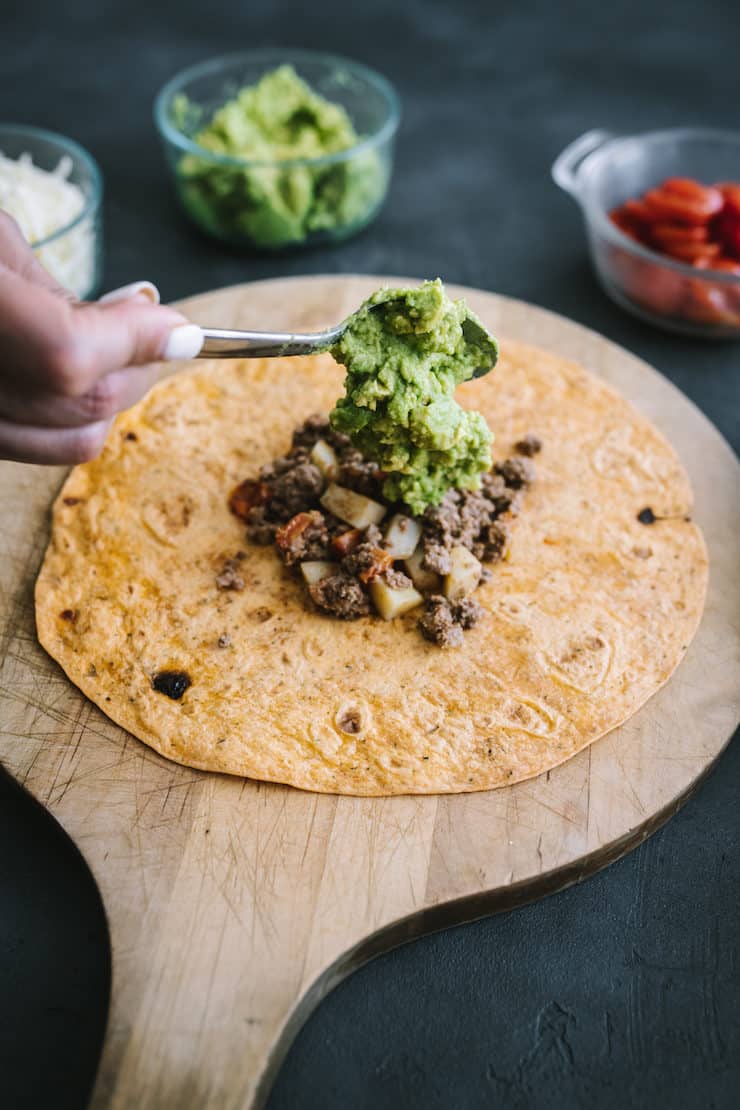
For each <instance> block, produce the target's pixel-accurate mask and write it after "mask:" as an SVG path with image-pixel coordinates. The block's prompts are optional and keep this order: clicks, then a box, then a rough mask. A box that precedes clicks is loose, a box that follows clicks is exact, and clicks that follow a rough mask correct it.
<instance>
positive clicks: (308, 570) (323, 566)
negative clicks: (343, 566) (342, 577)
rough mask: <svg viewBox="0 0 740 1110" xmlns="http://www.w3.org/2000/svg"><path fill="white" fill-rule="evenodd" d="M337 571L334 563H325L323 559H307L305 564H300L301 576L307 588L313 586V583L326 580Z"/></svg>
mask: <svg viewBox="0 0 740 1110" xmlns="http://www.w3.org/2000/svg"><path fill="white" fill-rule="evenodd" d="M337 569H338V567H337V564H336V563H327V562H325V561H324V560H323V559H307V560H306V562H305V563H301V574H302V575H303V577H304V578H305V580H306V585H307V586H313V584H314V582H319V581H320V580H321V579H322V578H328V577H329V575H330V574H335V573H336V571H337Z"/></svg>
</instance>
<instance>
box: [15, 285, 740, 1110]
mask: <svg viewBox="0 0 740 1110" xmlns="http://www.w3.org/2000/svg"><path fill="white" fill-rule="evenodd" d="M386 280H393V279H386ZM380 281H381V279H378V278H368V277H362V278H360V277H353V278H348V277H344V276H333V277H326V278H295V279H283V280H277V281H274V282H262V283H258V284H254V285H249V286H239V287H235V288H231V289H225V290H221V291H217V292H215V293H210V294H205V295H203V296H201V297H197V298H192V299H191V300H189V301H187V302H185V304H184V309H185V311H186V312H187V313H188V314H189V316H190V317H191V318H192V319H193V320H196V321H198V322H199V323H202V324H211V325H213V326H222V327H228V326H234V327H236V326H244V327H254V328H260V327H263V328H288V327H292V328H296V329H304V328H305V329H310V328H314V327H319V326H321V325H324V324H329V323H332V322H334V321H336V320H339V319H341V318H342V317H343V316H344V315H346V313H347V312H348V311H350V310H351V309H352V308H354V307H355V306H356V305H357V304H358V303H359V302H360V300H361V299H362V298H363V297H364V296H365V295H367V294H368V293H369V292H371V291H372V290H373V289H374V288H376V287H377V286H378V284H379V283H380ZM452 292H453V293H454V294H456V295H459V294H461V293H462V294H464V295H465V296H466V297H467V299H468V301H469V303H470V304H471V307H472V308H473V309H474V310H475V311H476V312H478V313H479V314H480V315H481V316H482V317H483V319H484V320H485V321H486V323H487V324H489V325H490V326H491V328H492V329H493V330H494V331H496V332H497V333H498V334H500V335H501V336H504V337H505V336H507V335H508V336H511V337H513V338H517V339H522V340H525V341H527V342H531V343H535V344H538V345H540V346H543V347H547V348H549V349H551V350H553V351H556V352H557V353H559V354H562V355H564V356H566V357H572V358H576V359H578V360H579V361H581V362H582V363H584V364H585V365H586V366H587V367H588V368H589V369H590V370H592V371H593V372H594V373H596V374H598V375H599V376H601V377H602V378H604V379H605V380H607V381H609V382H610V383H611V384H613V385H615V386H616V387H617V388H618V389H620V390H621V392H622V393H624V394H625V395H626V396H627V397H628V398H630V399H631V400H632V401H633V402H634V403H635V404H636V405H637V406H638V408H640V409H641V410H642V411H643V412H644V413H645V414H646V415H648V416H649V417H650V418H651V419H653V420H654V421H655V423H656V424H657V425H658V426H659V427H660V428H661V429H662V430H663V431H664V432H665V434H666V435H667V436H668V437H669V438H670V439H671V441H672V442H673V444H674V446H675V447H676V448H677V450H678V452H679V454H680V455H681V458H682V460H683V462H684V464H685V465H686V467H687V469H688V471H689V473H690V476H691V479H692V483H693V486H694V492H695V496H696V518H697V520H698V522H699V524H700V525H701V527H702V529H703V530H704V534H705V537H706V539H707V544H708V547H709V553H710V560H711V570H710V589H709V597H708V602H707V609H706V612H705V616H704V619H703V621H702V624H701V627H700V629H699V632H698V634H697V637H696V639H695V640H694V642H693V644H692V645H691V648H690V650H689V652H688V654H687V657H686V659H685V660H684V662H683V663H682V664H681V666H680V667H679V669H678V671H677V672H676V674H675V675H674V677H673V678H672V679H671V681H670V682H669V683H668V685H667V686H666V687H664V688H663V689H662V690H661V691H659V693H658V694H656V695H655V697H654V698H653V699H652V700H651V701H650V702H649V703H648V704H647V705H646V706H645V707H644V708H643V709H642V710H641V711H640V713H639V714H637V716H636V717H634V718H633V719H632V720H631V721H629V722H628V723H627V724H626V725H624V726H622V727H621V728H620V729H618V730H616V731H614V732H612V733H611V734H609V735H608V736H606V737H604V738H603V739H601V740H600V741H597V742H596V743H595V744H594V745H592V746H591V747H590V748H589V749H587V750H586V751H584V752H583V753H581V755H579V756H577V757H576V758H575V759H573V760H571V761H570V762H569V763H567V764H565V765H564V766H563V767H560V768H558V769H557V770H555V771H552V772H550V773H548V774H547V775H545V776H541V777H540V778H537V779H534V780H531V781H529V782H524V783H521V784H520V785H518V786H515V787H509V788H505V789H502V790H497V791H493V792H490V793H482V794H470V795H455V796H447V797H443V798H436V797H428V798H419V797H401V798H391V799H371V798H368V799H362V798H334V797H329V796H318V795H312V794H304V793H301V792H299V791H295V790H292V789H290V788H288V787H281V786H273V785H265V784H259V783H252V782H245V781H241V780H238V779H233V778H227V777H222V776H216V775H208V774H204V773H201V772H198V771H192V770H189V769H187V768H183V767H180V766H177V765H175V764H172V763H168V762H166V761H165V760H164V759H161V758H160V757H159V756H157V755H156V754H155V753H154V752H152V751H151V750H149V749H148V748H146V747H145V746H144V745H143V744H140V743H139V742H138V741H136V740H135V739H133V738H132V737H131V736H129V735H127V734H126V733H125V732H123V731H122V730H121V729H119V728H118V727H117V726H115V725H114V724H112V723H111V722H110V721H108V720H107V719H106V718H105V717H104V716H103V714H102V713H101V712H100V711H99V710H97V709H96V708H95V707H94V706H93V705H92V704H90V703H89V702H88V701H86V700H85V698H84V697H83V696H82V695H81V694H80V693H79V692H78V691H77V690H76V689H75V688H74V687H73V686H71V684H70V683H69V682H68V680H67V679H66V678H65V676H64V675H63V674H62V672H61V671H60V669H59V668H58V667H57V666H56V665H55V664H54V663H53V662H52V661H51V660H50V659H49V658H48V657H47V656H46V655H45V653H44V652H43V651H42V650H41V649H40V647H39V646H38V644H37V642H36V638H35V633H34V623H33V611H32V589H33V581H34V577H35V574H36V571H37V569H38V566H39V564H40V561H41V558H42V555H43V551H44V547H45V544H46V541H47V537H48V510H49V506H50V503H51V501H52V499H53V496H54V493H55V491H56V490H57V489H58V487H59V485H60V483H61V480H62V477H63V473H62V471H61V469H44V468H40V467H21V466H18V465H15V464H12V463H4V464H0V586H1V590H2V592H1V594H0V761H2V763H3V764H4V765H5V766H6V767H7V768H8V770H9V771H10V772H11V773H12V774H14V775H15V776H16V778H17V779H19V781H21V782H22V783H24V784H25V786H26V787H27V788H28V789H29V790H30V792H31V793H32V794H33V795H34V796H35V797H36V798H37V799H38V800H39V801H40V802H42V803H43V804H44V805H45V806H47V807H48V808H49V809H50V810H51V811H52V813H53V814H54V815H55V816H56V817H57V819H58V820H59V821H60V822H61V824H62V825H63V826H64V828H65V829H66V830H67V831H68V832H69V833H70V835H71V836H72V837H73V838H74V840H75V841H76V842H77V844H78V845H79V846H80V848H81V850H82V852H83V853H84V855H85V857H86V859H87V861H88V863H89V864H90V866H91V868H92V871H93V873H94V875H95V877H96V879H97V881H98V883H99V885H100V888H101V892H102V895H103V899H104V902H105V905H106V908H107V912H108V916H109V921H110V928H111V936H112V946H113V994H112V1007H111V1014H110V1021H109V1028H108V1034H107V1039H106V1045H105V1049H104V1054H103V1059H102V1062H101V1068H100V1074H99V1077H98V1083H97V1087H96V1090H95V1094H94V1097H93V1106H94V1107H96V1108H102V1107H106V1108H108V1107H111V1108H116V1110H119V1108H126V1110H129V1108H131V1110H133V1108H137V1110H139V1108H140V1110H150V1108H170V1107H173V1108H174V1107H176V1108H178V1110H181V1108H182V1110H191V1108H192V1110H195V1108H198V1110H216V1108H218V1110H226V1108H229V1110H232V1108H233V1110H237V1108H238V1110H242V1108H246V1107H256V1106H260V1105H261V1104H262V1103H263V1101H264V1098H265V1097H266V1094H267V1091H268V1090H269V1085H270V1082H271V1079H272V1076H273V1075H274V1071H275V1069H276V1067H277V1065H278V1064H279V1062H280V1060H281V1059H282V1057H283V1055H284V1053H285V1051H286V1050H287V1047H288V1046H289V1044H290V1041H291V1039H292V1037H293V1035H294V1034H295V1032H296V1030H297V1029H298V1028H299V1026H300V1024H301V1022H302V1021H303V1020H304V1019H305V1017H306V1016H307V1014H308V1013H309V1012H310V1010H311V1009H312V1007H313V1006H315V1005H316V1003H317V1002H318V1001H319V1000H320V999H321V998H322V997H323V996H324V995H325V994H326V993H327V992H328V991H329V990H330V989H331V988H332V986H333V985H335V984H336V983H337V982H338V981H339V980H340V979H341V978H342V977H343V976H344V975H345V974H347V972H348V971H350V970H351V969H352V968H354V967H356V966H358V965H359V964H360V963H361V962H363V961H364V960H367V959H369V958H371V957H372V956H373V955H376V954H377V953H378V952H380V951H383V950H385V949H387V948H388V947H390V946H391V945H393V944H397V943H400V942H402V941H403V940H407V939H409V938H411V937H413V936H416V935H419V934H420V933H422V932H424V931H427V930H430V929H435V928H440V927H443V926H445V925H448V924H452V923H456V922H460V921H465V920H469V919H472V918H473V917H476V916H480V915H482V914H485V913H490V912H494V911H496V910H500V909H505V908H510V907H511V906H515V905H517V904H520V903H522V902H525V901H528V900H530V899H532V898H536V897H539V896H541V895H543V894H546V893H548V892H550V891H553V890H556V889H559V888H560V887H562V886H564V885H566V884H567V883H570V882H574V881H577V880H579V879H580V878H582V877H584V876H585V875H587V874H589V873H591V872H593V871H595V870H596V869H597V868H599V867H602V866H604V865H605V864H607V863H609V862H611V861H612V860H614V859H616V858H618V857H619V856H620V855H622V854H623V853H624V852H626V851H627V850H629V849H630V848H631V847H634V846H635V845H636V844H637V843H639V842H640V841H641V840H642V839H644V838H645V837H646V836H648V835H649V834H650V833H651V832H652V831H653V830H654V829H655V828H657V827H658V825H660V823H661V822H662V821H664V820H665V819H666V818H667V817H668V816H670V814H671V813H673V812H674V811H675V810H676V809H677V808H678V806H679V805H680V804H681V802H682V801H683V800H684V799H685V798H686V797H687V796H688V794H689V793H690V792H691V791H692V790H693V789H694V788H695V786H696V784H697V783H698V782H699V781H700V780H701V778H702V776H703V775H704V774H705V773H706V771H707V770H708V768H709V767H710V766H711V765H712V763H713V762H714V760H715V759H716V758H717V756H718V755H719V753H720V752H721V750H722V748H723V747H724V745H725V744H726V742H727V740H728V739H729V737H730V736H731V734H732V732H733V730H734V728H735V726H736V724H737V721H738V695H739V692H740V583H739V582H738V575H737V569H738V566H739V565H740V466H738V463H737V460H736V459H735V457H734V455H733V454H732V452H731V450H730V449H729V447H728V446H727V445H726V443H725V442H724V441H723V440H722V438H721V437H720V435H719V434H718V433H717V431H716V430H715V429H714V428H713V427H712V425H711V424H710V423H709V422H708V421H707V420H706V419H705V418H704V417H703V416H702V415H701V413H700V412H699V411H698V410H697V409H696V408H695V407H694V406H693V405H692V404H691V403H690V402H689V401H688V400H687V399H686V398H685V397H684V396H683V395H682V394H680V393H679V392H678V391H677V390H676V389H674V387H673V386H671V385H670V384H669V383H668V382H667V381H666V380H665V379H663V378H662V377H661V376H660V375H658V374H657V373H656V372H655V371H654V370H651V369H650V367H648V366H647V365H645V364H644V363H643V362H641V361H640V360H638V359H637V358H635V357H633V356H632V355H630V354H628V353H627V352H625V351H624V350H622V349H620V348H618V347H616V346H615V345H613V344H611V343H609V342H608V341H606V340H605V339H603V338H602V337H600V336H598V335H596V334H594V333H593V332H589V331H587V330H586V329H584V328H582V327H580V326H578V325H576V324H573V323H571V322H569V321H567V320H564V319H562V318H559V317H557V316H554V315H552V314H551V313H548V312H546V311H544V310H542V309H539V308H535V307H533V306H531V305H526V304H524V303H521V302H517V301H511V300H507V299H505V298H502V297H497V296H495V295H493V294H490V293H482V292H478V291H475V290H458V289H454V288H453V289H452Z"/></svg>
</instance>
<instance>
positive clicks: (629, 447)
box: [36, 341, 707, 795]
mask: <svg viewBox="0 0 740 1110" xmlns="http://www.w3.org/2000/svg"><path fill="white" fill-rule="evenodd" d="M502 351H503V354H502V358H501V361H500V363H499V366H498V367H497V369H496V370H495V371H494V372H493V373H492V374H490V375H489V376H488V377H486V378H482V379H480V380H479V381H475V382H470V383H467V384H466V385H465V386H463V387H462V388H461V389H460V391H459V397H460V400H461V402H462V403H463V404H465V405H467V406H470V407H474V408H477V409H480V410H481V411H482V412H483V413H484V415H485V416H486V418H487V420H488V422H489V425H490V426H491V428H492V429H493V431H494V432H495V435H496V443H495V444H494V449H493V453H494V456H495V457H496V458H503V457H505V456H506V455H507V454H509V453H510V452H511V448H512V444H513V443H514V442H515V441H516V440H518V439H520V438H521V437H522V436H523V435H525V434H526V433H528V432H533V433H535V434H536V435H538V436H539V437H540V438H541V439H542V441H543V443H544V449H543V451H542V453H541V454H540V455H539V456H538V457H537V460H536V465H537V481H536V483H535V484H534V486H533V487H532V488H531V489H530V490H529V491H528V492H527V494H526V498H525V501H524V507H523V511H522V513H521V515H520V517H519V518H518V519H517V521H516V522H515V526H514V528H513V534H512V542H511V547H510V554H509V557H508V559H507V561H505V562H502V563H499V564H496V565H495V566H493V567H492V570H493V575H492V578H491V580H490V581H489V582H488V583H486V584H484V585H483V586H482V587H481V588H480V590H479V591H478V592H477V594H476V597H477V598H478V599H479V600H480V601H481V603H482V604H483V606H484V608H485V609H486V611H487V613H486V616H485V617H484V619H483V620H482V621H481V622H480V624H479V625H477V626H476V627H475V628H473V629H472V630H470V631H469V632H467V633H466V634H465V643H464V646H463V647H462V648H459V649H456V650H448V651H445V650H442V649H440V648H438V647H436V646H434V645H432V644H429V643H427V642H426V641H425V640H423V639H422V637H421V636H420V634H419V632H418V630H417V629H416V627H415V624H416V620H417V618H418V613H417V614H413V613H411V614H409V615H407V616H406V617H404V618H402V619H400V620H397V621H393V622H390V623H385V622H383V621H381V620H380V619H379V618H375V617H372V618H366V619H362V620H359V621H356V622H347V623H345V622H340V621H337V620H335V619H333V618H331V617H326V616H322V615H320V614H319V613H317V612H316V611H315V610H313V609H312V608H311V606H310V603H309V602H308V600H307V598H306V595H305V592H304V589H303V586H302V585H301V583H300V581H299V580H297V579H296V578H294V577H293V576H292V575H291V573H290V572H288V571H287V570H285V569H284V568H283V567H282V565H281V563H280V562H279V560H278V558H277V555H276V553H275V551H274V550H273V549H272V548H269V547H268V548H261V547H256V546H253V545H250V544H249V543H247V541H246V540H245V536H244V526H243V524H242V523H240V522H239V521H238V520H237V519H236V518H235V517H234V516H232V515H231V513H230V512H229V510H228V508H227V497H228V494H229V492H230V490H231V489H232V487H233V486H234V485H235V484H236V483H237V482H239V481H241V480H242V479H244V478H246V477H251V476H254V475H255V474H256V472H257V469H258V468H259V466H260V465H261V464H262V463H264V462H267V461H269V460H271V459H272V458H273V457H275V456H278V455H281V454H283V453H284V452H285V450H286V449H287V447H288V446H289V442H290V436H291V433H292V431H293V428H294V427H295V426H296V425H297V424H298V423H299V422H300V421H301V420H303V419H304V418H305V417H306V416H308V415H309V414H310V413H312V412H317V411H318V412H322V411H323V412H328V411H329V410H330V409H331V407H332V405H333V403H334V401H335V399H336V397H337V396H338V395H339V394H340V392H341V389H342V379H343V372H342V370H341V368H340V367H338V366H337V365H336V364H335V363H334V362H333V360H332V359H331V358H330V357H329V356H328V355H327V356H319V357H315V358H306V359H301V360H296V359H290V360H287V359H282V360H280V359H276V360H270V361H267V360H265V361H260V362H255V361H251V362H249V361H245V362H239V363H234V362H231V363H224V362H216V363H211V364H203V365H202V366H201V367H200V368H199V369H197V370H195V371H192V372H188V373H183V374H180V375H178V376H176V377H174V378H170V379H168V380H166V381H164V382H162V383H161V384H160V385H158V386H157V387H156V388H155V389H154V390H153V391H152V392H151V393H150V394H149V395H148V396H147V397H146V398H145V399H144V400H143V401H141V402H140V403H139V404H138V405H137V406H136V407H135V408H134V409H132V410H130V411H129V412H127V413H124V414H123V415H122V416H120V417H119V418H118V419H117V420H116V422H115V424H114V425H113V427H112V429H111V433H110V435H109V438H108V442H107V445H106V447H105V450H104V452H103V454H102V456H101V457H100V458H99V459H97V460H96V461H94V462H90V463H85V464H84V465H82V466H78V467H76V468H75V469H74V470H73V471H72V472H71V474H70V476H69V478H68V479H67V481H66V483H65V485H64V487H63V489H62V491H61V493H60V495H59V497H58V498H57V501H56V504H55V506H54V519H53V529H52V536H51V541H50V544H49V548H48V551H47V553H46V558H45V560H44V564H43V567H42V569H41V573H40V575H39V578H38V582H37V585H36V620H37V627H38V634H39V639H40V641H41V643H42V644H43V646H44V647H45V648H46V650H47V651H48V652H49V653H50V654H51V655H52V656H53V657H54V658H55V659H56V660H58V662H59V663H60V664H61V666H62V667H63V668H64V670H65V671H66V673H67V674H68V675H69V677H70V678H71V680H72V681H73V682H74V683H75V684H76V685H77V686H79V687H80V689H81V690H83V691H84V693H85V694H86V695H87V696H88V697H89V698H90V699H91V700H92V701H94V702H95V703H96V704H97V705H99V706H100V707H101V709H102V710H103V711H104V712H105V713H106V714H107V715H108V716H109V717H111V718H112V719H113V720H114V721H116V722H117V723H118V724H120V725H122V726H123V727H124V728H126V729H128V730H129V731H130V732H131V733H133V734H134V735H135V736H137V737H139V739H141V740H143V741H144V743H146V744H149V745H150V746H151V747H152V748H154V749H155V750H156V751H158V752H160V753H161V754H162V755H164V756H166V757H168V758H169V759H173V760H175V761H177V762H178V763H184V764H187V765H189V766H192V767H197V768H202V769H204V770H211V771H223V772H228V773H231V774H235V775H244V776H248V777H250V778H254V779H265V780H270V781H276V782H282V783H289V784H291V785H293V786H297V787H302V788H304V789H308V790H317V791H325V792H332V793H340V794H367V795H382V794H403V793H414V794H427V793H447V792H460V791H473V790H487V789H490V788H492V787H498V786H503V785H507V784H511V783H515V782H518V781H520V780H522V779H526V778H530V777H531V776H533V775H538V774H540V773H542V772H544V771H547V770H549V769H550V768H552V767H555V766H557V765H558V764H559V763H562V762H563V761H564V760H566V759H569V758H570V757H571V756H572V755H575V753H576V752H578V751H580V750H581V749H582V748H584V747H585V746H586V745H587V744H589V743H591V742H592V741H593V740H596V739H597V737H599V736H601V735H602V734H603V733H605V732H607V731H609V730H610V729H613V728H615V727H616V726H617V725H618V724H620V723H621V722H623V721H624V720H626V718H628V717H629V716H631V715H632V714H633V713H634V712H635V711H636V710H637V709H639V707H640V706H641V705H642V704H643V703H644V702H645V701H646V700H647V699H648V698H649V697H650V696H651V695H652V694H654V693H655V691H656V690H657V689H658V688H659V687H660V686H662V685H663V683H664V682H665V681H666V680H667V679H668V678H669V676H670V674H671V672H672V671H673V670H674V668H675V667H676V666H677V664H678V663H679V662H680V660H681V659H682V657H683V655H684V653H685V651H686V648H687V646H688V644H689V642H690V640H691V638H692V636H693V634H694V632H695V630H696V627H697V625H698V622H699V619H700V617H701V612H702V607H703V603H704V596H705V590H706V583H707V555H706V550H705V546H704V542H703V539H702V536H701V533H700V531H699V529H698V528H697V527H696V525H694V524H693V523H691V522H690V521H689V520H688V514H689V513H690V507H691V490H690V487H689V483H688V479H687V477H686V474H685V473H684V471H683V469H682V467H681V465H680V463H679V462H678V460H677V458H676V455H675V453H674V452H673V450H672V448H671V447H670V446H669V444H668V443H667V442H666V441H665V439H664V438H663V437H662V436H661V435H660V433H659V432H658V431H657V430H656V429H655V428H654V427H653V426H652V425H651V424H650V423H649V422H648V421H647V420H645V419H644V418H643V417H642V416H640V415H639V414H638V413H637V412H636V411H635V410H634V409H633V408H632V407H631V406H630V405H629V404H628V403H627V402H626V401H624V400H623V399H622V398H621V397H619V396H618V395H617V394H616V393H615V392H614V391H613V390H612V389H610V388H609V387H607V386H606V385H604V384H603V383H602V382H600V381H598V380H597V379H595V378H594V377H592V376H591V375H590V374H589V373H588V372H587V371H585V370H584V369H583V368H582V367H580V366H578V365H577V364H575V363H572V362H569V361H565V360H563V359H561V358H558V357H556V356H555V355H552V354H549V353H547V352H544V351H541V350H538V349H535V348H532V347H528V346H525V345H523V344H519V343H513V342H506V341H504V342H503V343H502ZM646 507H650V508H651V509H652V510H653V512H654V513H655V515H656V516H657V517H659V518H663V517H665V518H667V519H659V520H657V521H656V522H655V523H654V524H652V525H644V524H641V523H640V522H639V521H638V519H637V514H638V513H639V512H640V511H641V510H642V509H644V508H646ZM240 550H242V551H245V552H246V558H245V559H244V561H243V562H242V564H241V568H242V569H241V573H242V575H243V577H244V579H245V581H246V588H245V589H244V590H243V591H242V592H233V591H224V590H219V589H218V588H217V587H216V581H215V579H216V574H217V573H218V570H219V569H220V567H221V566H222V564H223V561H224V558H226V557H229V556H233V555H234V554H235V553H236V552H237V551H240ZM63 613H64V614H65V616H62V615H61V614H63ZM70 616H71V618H72V619H70ZM224 636H226V637H229V639H230V646H227V647H223V646H219V638H220V637H224ZM222 642H223V641H222ZM162 670H178V671H185V672H187V674H188V675H189V676H190V678H191V680H192V685H191V686H190V687H189V689H187V691H186V692H185V694H184V696H183V697H182V699H181V700H179V701H174V700H171V699H170V698H168V697H166V696H165V695H163V694H162V693H159V692H158V691H156V690H155V689H153V687H152V679H153V676H154V675H156V674H157V673H158V672H159V671H162ZM358 720H359V723H360V731H359V732H358V733H354V732H348V731H345V730H344V729H343V728H342V725H343V724H345V725H346V724H347V722H348V721H349V722H351V724H350V725H349V727H355V725H356V722H357V721H358ZM666 743H670V738H668V737H667V738H666Z"/></svg>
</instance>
